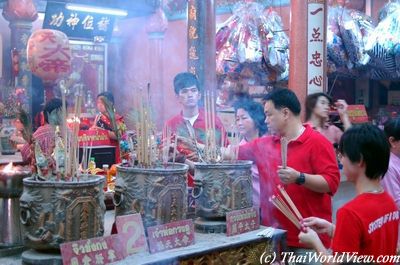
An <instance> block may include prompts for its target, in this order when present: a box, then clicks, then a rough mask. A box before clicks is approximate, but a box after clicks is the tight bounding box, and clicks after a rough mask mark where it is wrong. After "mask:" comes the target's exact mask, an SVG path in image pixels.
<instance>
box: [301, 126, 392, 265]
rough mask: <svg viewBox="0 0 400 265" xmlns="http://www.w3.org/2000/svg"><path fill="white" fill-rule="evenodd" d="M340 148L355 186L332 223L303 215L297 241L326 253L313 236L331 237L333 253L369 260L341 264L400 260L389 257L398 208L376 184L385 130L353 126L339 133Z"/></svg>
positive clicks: (385, 156) (385, 151)
mask: <svg viewBox="0 0 400 265" xmlns="http://www.w3.org/2000/svg"><path fill="white" fill-rule="evenodd" d="M339 151H340V157H341V162H342V164H343V171H344V174H345V175H346V177H347V179H348V180H349V181H350V182H353V183H354V184H355V187H356V193H357V196H356V198H354V199H353V200H351V201H350V202H348V203H347V204H345V205H344V206H343V207H342V208H340V209H339V210H338V212H337V218H336V219H337V222H336V227H335V225H333V224H331V223H330V222H328V221H326V220H323V219H320V218H316V217H310V218H305V219H304V222H303V225H304V226H305V227H306V230H305V232H301V233H300V234H299V239H300V241H301V242H303V243H305V244H309V245H311V246H312V247H313V248H315V249H316V250H317V251H318V252H321V253H323V254H325V255H326V254H327V250H326V248H325V247H324V246H323V245H322V244H321V241H320V239H319V237H318V234H317V233H325V234H328V235H330V236H333V240H332V250H333V252H334V253H338V254H340V253H345V252H350V253H353V252H357V253H356V256H358V257H360V255H370V256H369V257H368V258H373V260H366V259H364V260H343V261H342V262H345V263H349V262H354V263H360V261H361V262H369V263H374V264H376V263H385V264H393V263H394V262H396V263H398V262H399V260H397V261H396V260H390V259H388V258H390V257H389V255H393V256H394V255H396V246H397V237H398V226H399V212H398V209H397V206H396V204H395V202H394V200H393V199H392V198H391V197H390V195H389V194H388V193H386V192H385V191H384V189H383V188H382V186H381V185H380V180H381V178H382V176H383V175H384V174H385V173H386V171H387V168H388V165H389V157H390V148H389V144H388V141H387V139H386V137H385V135H384V133H383V132H382V131H381V130H380V129H379V128H377V127H376V126H372V125H369V124H364V125H358V126H355V127H352V128H350V129H349V130H347V131H346V132H345V133H344V134H343V136H342V138H341V140H340V144H339ZM320 235H321V234H319V236H320ZM383 255H387V256H386V257H384V256H383ZM345 257H346V256H345ZM360 258H361V257H360ZM356 261H358V262H356ZM336 262H338V261H336Z"/></svg>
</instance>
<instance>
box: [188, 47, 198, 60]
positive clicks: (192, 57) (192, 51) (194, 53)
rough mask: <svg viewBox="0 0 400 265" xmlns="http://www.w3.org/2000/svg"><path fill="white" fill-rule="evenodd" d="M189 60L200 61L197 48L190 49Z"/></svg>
mask: <svg viewBox="0 0 400 265" xmlns="http://www.w3.org/2000/svg"><path fill="white" fill-rule="evenodd" d="M189 59H190V60H198V59H199V57H198V56H197V51H196V47H194V46H192V47H190V48H189Z"/></svg>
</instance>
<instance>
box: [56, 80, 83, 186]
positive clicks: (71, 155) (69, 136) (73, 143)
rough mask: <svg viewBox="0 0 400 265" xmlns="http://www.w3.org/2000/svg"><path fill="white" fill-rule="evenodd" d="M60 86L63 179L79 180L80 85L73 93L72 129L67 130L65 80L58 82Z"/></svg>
mask: <svg viewBox="0 0 400 265" xmlns="http://www.w3.org/2000/svg"><path fill="white" fill-rule="evenodd" d="M60 88H61V100H62V117H61V120H62V121H61V127H62V138H63V140H64V143H65V144H64V159H65V161H64V166H65V172H64V179H65V180H71V179H73V178H77V179H78V180H79V172H78V168H79V161H78V155H79V139H78V132H79V126H80V119H79V117H80V115H81V106H82V95H81V92H82V88H83V87H82V85H79V86H77V93H76V95H75V109H74V113H73V116H72V118H71V122H72V124H73V126H72V131H71V132H69V131H68V128H67V125H66V120H67V112H66V87H65V82H60Z"/></svg>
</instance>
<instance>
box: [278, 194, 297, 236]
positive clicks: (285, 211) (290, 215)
mask: <svg viewBox="0 0 400 265" xmlns="http://www.w3.org/2000/svg"><path fill="white" fill-rule="evenodd" d="M270 202H272V204H273V205H274V206H275V207H276V208H277V209H278V210H279V211H280V212H281V213H282V214H283V215H285V216H286V218H288V219H289V221H291V222H292V223H293V224H294V225H295V226H296V227H297V228H298V229H300V227H301V226H300V222H299V221H298V220H297V219H296V217H295V216H294V214H293V213H292V212H291V211H288V209H287V208H286V207H285V206H284V205H283V204H282V202H281V201H279V200H278V199H277V198H276V197H275V196H272V197H271V198H270Z"/></svg>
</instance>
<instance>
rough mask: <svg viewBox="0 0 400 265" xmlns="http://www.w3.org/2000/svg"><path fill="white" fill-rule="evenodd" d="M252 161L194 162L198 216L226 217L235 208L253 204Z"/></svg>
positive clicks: (194, 193) (194, 195)
mask: <svg viewBox="0 0 400 265" xmlns="http://www.w3.org/2000/svg"><path fill="white" fill-rule="evenodd" d="M251 165H252V162H251V161H235V162H231V163H228V162H223V163H216V164H207V163H195V173H194V184H195V186H194V191H193V197H194V198H195V205H196V217H202V218H205V219H224V218H225V216H226V213H227V212H229V211H232V210H238V209H243V208H248V207H251V206H252V205H253V200H252V195H253V188H252V187H253V186H252V176H251Z"/></svg>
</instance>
